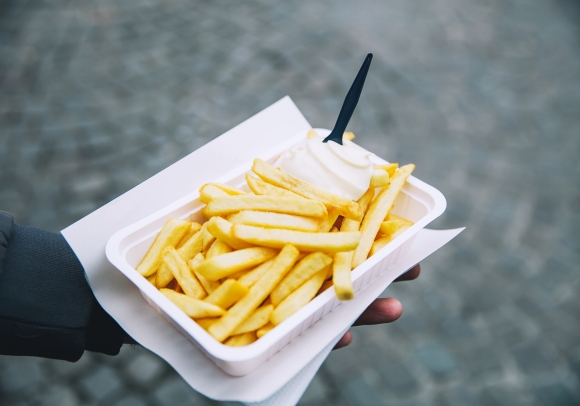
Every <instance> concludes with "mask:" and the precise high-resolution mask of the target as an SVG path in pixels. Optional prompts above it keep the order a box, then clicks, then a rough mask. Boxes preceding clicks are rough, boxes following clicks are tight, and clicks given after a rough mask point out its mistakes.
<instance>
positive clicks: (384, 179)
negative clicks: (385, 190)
mask: <svg viewBox="0 0 580 406" xmlns="http://www.w3.org/2000/svg"><path fill="white" fill-rule="evenodd" d="M388 184H389V173H388V172H387V171H386V170H384V169H382V168H375V170H374V172H373V177H372V178H371V185H370V187H371V188H376V187H385V186H387V185H388Z"/></svg>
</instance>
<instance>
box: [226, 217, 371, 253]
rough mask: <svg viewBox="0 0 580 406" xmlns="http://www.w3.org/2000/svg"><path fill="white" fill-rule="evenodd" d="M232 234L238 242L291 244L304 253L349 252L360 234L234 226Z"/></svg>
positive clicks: (271, 244)
mask: <svg viewBox="0 0 580 406" xmlns="http://www.w3.org/2000/svg"><path fill="white" fill-rule="evenodd" d="M232 232H233V234H234V236H235V237H236V238H239V239H240V240H243V241H246V242H249V243H252V244H255V245H261V246H264V247H272V248H281V247H283V246H284V245H285V244H293V245H295V246H296V247H297V248H298V249H300V250H302V251H306V252H314V251H325V252H341V251H351V250H353V249H355V248H356V247H357V245H358V242H359V239H360V233H359V232H358V231H355V232H349V233H305V232H302V231H294V230H282V229H267V228H262V227H253V226H244V225H242V224H234V226H233V227H232Z"/></svg>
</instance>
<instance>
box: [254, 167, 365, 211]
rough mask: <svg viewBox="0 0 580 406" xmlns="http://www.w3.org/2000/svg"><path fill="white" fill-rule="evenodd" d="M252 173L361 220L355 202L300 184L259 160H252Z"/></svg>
mask: <svg viewBox="0 0 580 406" xmlns="http://www.w3.org/2000/svg"><path fill="white" fill-rule="evenodd" d="M252 171H254V173H255V174H256V175H258V176H259V177H260V178H262V179H263V180H264V181H266V182H268V183H271V184H273V185H275V186H278V187H281V188H284V189H288V190H290V191H291V192H294V193H296V194H299V195H300V196H303V197H306V198H308V199H313V200H317V201H320V202H323V203H324V204H325V205H327V206H328V207H331V208H333V209H335V210H336V211H337V212H338V213H339V214H340V215H342V216H344V217H347V218H350V219H353V220H360V219H361V218H362V212H361V209H360V207H359V205H358V203H357V202H355V201H352V200H350V199H347V198H345V197H342V196H338V195H335V194H334V193H330V192H327V191H326V190H323V189H320V188H318V187H316V186H312V185H310V184H308V183H306V182H302V181H301V180H298V179H296V178H294V177H292V176H290V175H288V174H285V173H284V172H282V171H278V170H276V169H274V168H273V167H271V166H270V165H268V164H267V163H266V162H264V161H262V160H261V159H259V158H256V159H255V160H254V165H252ZM293 214H294V213H293Z"/></svg>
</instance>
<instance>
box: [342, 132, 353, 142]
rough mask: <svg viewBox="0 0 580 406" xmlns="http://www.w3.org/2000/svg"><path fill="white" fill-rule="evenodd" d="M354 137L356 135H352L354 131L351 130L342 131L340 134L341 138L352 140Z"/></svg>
mask: <svg viewBox="0 0 580 406" xmlns="http://www.w3.org/2000/svg"><path fill="white" fill-rule="evenodd" d="M355 137H356V136H355V135H354V133H353V132H351V131H345V132H344V134H343V135H342V139H343V140H349V141H352V140H354V139H355Z"/></svg>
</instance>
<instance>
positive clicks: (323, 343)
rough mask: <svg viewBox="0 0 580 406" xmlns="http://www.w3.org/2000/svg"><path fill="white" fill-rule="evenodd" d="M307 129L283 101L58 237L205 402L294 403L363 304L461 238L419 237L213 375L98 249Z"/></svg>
mask: <svg viewBox="0 0 580 406" xmlns="http://www.w3.org/2000/svg"><path fill="white" fill-rule="evenodd" d="M310 128H311V126H310V125H309V124H308V122H307V121H306V119H305V118H304V117H303V116H302V114H301V113H300V111H299V110H298V108H297V107H296V106H295V105H294V103H293V102H292V101H291V100H290V98H289V97H285V98H283V99H282V100H280V101H278V102H277V103H275V104H273V105H272V106H270V107H268V108H266V109H265V110H263V111H262V112H260V113H258V114H257V115H255V116H254V117H252V118H250V119H249V120H247V121H245V122H244V123H242V124H240V125H239V126H237V127H235V128H233V129H232V130H230V131H228V132H227V133H225V134H223V135H222V136H220V137H218V138H216V139H215V140H214V141H212V142H210V143H208V144H207V145H205V146H203V147H202V148H200V149H198V150H196V151H195V152H193V153H191V154H190V155H188V156H187V157H185V158H183V159H182V160H180V161H178V162H177V163H175V164H173V165H171V166H170V167H168V168H167V169H165V170H163V171H162V172H160V173H158V174H157V175H155V176H153V177H152V178H150V179H148V180H147V181H145V182H143V183H142V184H140V185H139V186H137V187H135V188H134V189H132V190H130V191H129V192H127V193H125V194H124V195H122V196H120V197H118V198H117V199H115V200H113V201H112V202H110V203H108V204H107V205H105V206H103V207H101V208H100V209H98V210H96V211H95V212H93V213H91V214H89V215H88V216H86V217H85V218H83V219H81V220H79V221H78V222H76V223H75V224H73V225H71V226H69V227H68V228H66V229H65V230H63V231H62V234H63V235H64V237H65V238H66V240H67V241H68V243H69V244H70V246H71V247H72V249H73V250H74V251H75V253H76V255H77V256H78V258H79V260H80V261H81V263H82V265H83V267H84V269H85V271H86V274H87V279H88V281H89V284H90V285H91V288H92V290H93V292H94V294H95V296H96V298H97V300H98V301H99V303H100V304H101V306H102V307H103V308H104V309H105V310H106V311H107V312H108V313H109V314H110V315H111V316H112V317H113V318H114V319H115V320H116V321H117V322H118V323H119V325H121V326H122V327H123V329H124V330H125V331H126V332H127V333H128V334H129V335H130V336H131V337H133V338H134V339H135V340H136V341H138V342H139V343H140V344H141V345H143V346H144V347H146V348H148V349H149V350H151V351H152V352H154V353H156V354H157V355H159V356H160V357H162V358H163V359H165V360H166V361H167V362H168V363H169V364H171V365H172V366H173V368H175V370H176V371H177V372H178V373H179V374H180V375H181V376H182V377H183V378H184V379H185V381H186V382H188V384H189V385H191V386H192V387H193V388H194V389H195V390H197V391H198V392H200V393H202V394H204V395H206V396H208V397H210V398H213V399H217V400H231V401H240V402H245V403H253V402H259V404H260V405H262V404H263V405H267V404H272V405H282V406H283V405H292V404H295V403H297V402H298V400H299V399H300V397H301V396H302V394H303V393H304V390H305V389H306V387H307V386H308V384H309V383H310V381H311V380H312V378H313V377H314V374H315V373H316V371H317V370H318V368H319V367H320V365H321V364H322V362H323V361H324V359H325V358H326V356H327V355H328V353H329V352H330V350H331V349H332V347H333V346H334V344H335V343H336V342H337V341H338V339H339V338H340V337H341V336H342V334H343V333H344V332H345V331H346V329H347V328H348V326H349V325H350V324H351V323H352V322H353V321H354V320H355V319H356V318H357V317H358V315H359V314H360V313H361V312H362V311H363V310H364V309H365V308H366V307H367V306H368V304H370V303H371V302H372V301H373V300H374V299H375V298H376V297H377V296H378V295H379V294H380V293H381V292H382V291H383V290H384V289H385V288H386V287H387V286H388V285H389V284H390V283H391V282H392V281H393V280H394V279H395V278H396V277H398V276H399V275H400V274H402V273H404V272H405V271H406V270H407V269H409V268H410V267H412V266H413V265H414V264H416V263H417V262H419V261H421V260H422V259H424V258H425V257H427V256H428V255H430V254H431V253H433V252H435V251H436V250H437V249H439V248H440V247H442V246H443V245H445V244H446V243H447V242H448V241H449V240H451V239H452V238H453V237H455V236H456V235H457V234H458V233H459V232H461V229H459V230H448V231H432V230H422V231H420V232H419V234H418V235H417V238H416V239H415V242H414V244H413V247H412V249H411V251H410V252H409V254H407V255H406V256H405V257H403V258H401V259H400V260H399V261H398V262H397V263H396V264H394V265H393V266H392V267H390V268H389V270H388V272H386V273H383V274H382V275H381V276H380V277H379V278H377V281H375V282H373V283H372V284H369V286H367V288H365V289H364V290H363V291H362V292H357V297H356V298H355V299H354V300H353V301H350V302H348V305H341V306H339V307H337V308H336V309H335V310H334V311H332V312H331V313H330V314H328V315H326V316H325V317H324V318H323V319H322V320H320V321H319V322H318V323H316V324H315V325H314V326H313V327H311V328H310V329H308V330H307V331H306V332H305V333H304V334H302V335H301V336H299V337H298V338H297V339H295V340H294V341H293V342H292V343H291V344H289V345H288V346H286V347H285V348H284V349H283V350H282V351H280V352H279V353H278V354H276V355H275V356H274V357H272V358H271V359H270V360H269V361H268V362H266V363H264V364H263V365H261V366H260V367H258V368H257V369H256V370H255V371H253V372H252V373H250V374H249V375H246V376H243V377H232V376H230V375H227V374H226V373H224V372H223V371H221V370H220V369H219V368H218V367H217V366H216V365H215V364H214V363H213V362H212V361H210V360H209V359H208V358H206V357H205V356H204V355H203V354H202V353H201V351H200V350H198V349H197V348H196V347H195V346H194V345H193V344H192V343H191V342H190V341H189V340H188V339H187V338H186V337H185V336H183V335H182V334H181V333H180V332H178V331H177V330H176V329H174V328H173V327H172V326H171V325H170V324H169V323H168V322H167V321H165V320H164V319H163V317H161V316H160V315H159V314H158V313H157V312H156V311H155V310H154V309H153V308H151V307H149V306H148V305H147V304H146V302H145V301H144V299H143V298H142V296H141V294H140V293H139V290H138V289H137V288H136V287H135V286H134V285H133V284H132V283H131V282H130V281H129V280H128V279H126V278H125V277H124V276H123V275H122V274H121V273H120V272H119V271H118V270H117V269H115V268H114V267H113V266H112V265H111V264H110V263H109V262H108V261H107V259H106V257H105V245H106V243H107V241H108V239H109V238H110V237H111V236H112V235H113V234H114V233H115V232H116V231H118V230H120V229H122V228H124V227H127V226H128V225H130V224H132V223H134V222H136V221H138V220H140V219H141V218H144V217H146V216H148V215H150V214H151V213H154V212H156V211H157V210H159V209H161V208H163V207H165V206H167V205H168V204H170V203H172V202H173V201H176V200H178V199H179V198H181V197H183V196H185V195H187V194H188V193H190V192H191V191H192V190H196V189H198V188H199V187H200V186H201V185H202V184H204V183H207V182H210V181H212V180H215V179H216V178H218V177H220V176H222V175H224V174H225V173H227V172H228V171H229V170H231V169H232V168H234V167H236V166H239V165H241V164H243V163H244V162H247V161H249V160H252V159H253V158H254V157H255V156H257V155H259V154H261V153H263V152H265V151H268V150H270V149H272V148H273V147H275V146H276V145H278V144H279V143H281V142H284V141H285V140H287V139H288V138H290V137H291V136H293V135H294V134H296V133H297V132H300V131H306V130H308V129H310Z"/></svg>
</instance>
